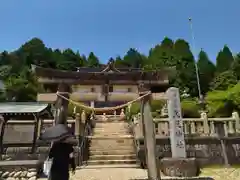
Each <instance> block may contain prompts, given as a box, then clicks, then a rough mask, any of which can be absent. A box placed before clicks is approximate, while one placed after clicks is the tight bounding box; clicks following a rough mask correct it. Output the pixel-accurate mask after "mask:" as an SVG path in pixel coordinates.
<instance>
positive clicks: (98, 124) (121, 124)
mask: <svg viewBox="0 0 240 180" xmlns="http://www.w3.org/2000/svg"><path fill="white" fill-rule="evenodd" d="M95 127H124V128H127V127H129V124H128V123H126V122H96V123H95Z"/></svg>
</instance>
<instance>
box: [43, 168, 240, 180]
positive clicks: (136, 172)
mask: <svg viewBox="0 0 240 180" xmlns="http://www.w3.org/2000/svg"><path fill="white" fill-rule="evenodd" d="M201 176H205V177H212V178H214V180H239V179H240V168H205V169H202V174H201ZM162 177H164V176H162ZM146 178H147V171H146V170H143V169H136V168H103V169H78V170H77V171H76V174H75V175H74V176H72V177H71V179H70V180H133V179H146ZM165 178H166V179H167V177H165ZM42 180H43V179H42Z"/></svg>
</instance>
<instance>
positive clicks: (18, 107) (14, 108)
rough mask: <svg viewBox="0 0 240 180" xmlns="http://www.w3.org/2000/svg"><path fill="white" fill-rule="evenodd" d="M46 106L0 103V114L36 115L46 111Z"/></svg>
mask: <svg viewBox="0 0 240 180" xmlns="http://www.w3.org/2000/svg"><path fill="white" fill-rule="evenodd" d="M47 106H48V104H43V103H38V102H6V103H0V114H7V113H38V112H41V111H43V110H44V109H46V108H47Z"/></svg>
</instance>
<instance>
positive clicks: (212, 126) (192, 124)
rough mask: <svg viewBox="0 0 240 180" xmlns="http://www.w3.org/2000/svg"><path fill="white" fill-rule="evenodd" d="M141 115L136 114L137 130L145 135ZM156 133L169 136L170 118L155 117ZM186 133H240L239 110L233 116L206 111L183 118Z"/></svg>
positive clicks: (207, 134)
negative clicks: (208, 115)
mask: <svg viewBox="0 0 240 180" xmlns="http://www.w3.org/2000/svg"><path fill="white" fill-rule="evenodd" d="M140 118H141V115H140V114H138V115H137V116H136V120H135V122H136V123H137V124H138V128H137V129H136V131H137V132H138V136H140V137H141V136H143V133H142V124H141V120H140ZM154 124H155V129H156V131H155V133H156V135H157V136H169V119H168V118H155V119H154ZM183 126H184V134H185V135H198V136H216V135H217V134H218V135H221V136H230V135H234V134H239V133H240V120H239V115H238V113H237V112H233V113H232V117H223V118H208V117H207V114H206V113H201V117H200V118H183Z"/></svg>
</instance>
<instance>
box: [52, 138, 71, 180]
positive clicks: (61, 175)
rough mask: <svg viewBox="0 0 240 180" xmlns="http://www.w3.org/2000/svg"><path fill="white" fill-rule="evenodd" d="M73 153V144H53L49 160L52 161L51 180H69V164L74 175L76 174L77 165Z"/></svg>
mask: <svg viewBox="0 0 240 180" xmlns="http://www.w3.org/2000/svg"><path fill="white" fill-rule="evenodd" d="M73 151H74V150H73V145H72V144H69V143H66V142H55V143H53V145H52V147H51V149H50V152H49V159H52V166H51V170H50V177H49V179H50V180H69V164H70V165H71V170H72V172H73V174H74V173H75V169H76V165H75V161H74V155H73Z"/></svg>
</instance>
